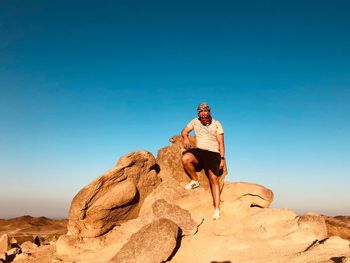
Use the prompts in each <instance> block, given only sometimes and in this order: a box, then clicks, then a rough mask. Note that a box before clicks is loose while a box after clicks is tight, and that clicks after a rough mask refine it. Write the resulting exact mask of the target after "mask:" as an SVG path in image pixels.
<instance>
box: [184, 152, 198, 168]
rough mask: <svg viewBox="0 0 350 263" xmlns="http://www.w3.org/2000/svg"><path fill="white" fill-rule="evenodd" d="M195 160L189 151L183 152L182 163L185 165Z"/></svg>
mask: <svg viewBox="0 0 350 263" xmlns="http://www.w3.org/2000/svg"><path fill="white" fill-rule="evenodd" d="M194 161H195V158H194V156H193V155H192V154H191V153H185V154H184V155H182V164H184V165H186V164H189V163H193V162H194Z"/></svg>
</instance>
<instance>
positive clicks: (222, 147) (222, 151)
mask: <svg viewBox="0 0 350 263" xmlns="http://www.w3.org/2000/svg"><path fill="white" fill-rule="evenodd" d="M216 138H217V140H218V143H219V152H220V156H221V162H220V167H219V168H220V170H222V169H223V168H224V166H225V141H224V134H223V133H221V134H218V135H216Z"/></svg>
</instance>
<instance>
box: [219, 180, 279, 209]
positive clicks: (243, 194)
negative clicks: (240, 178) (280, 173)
mask: <svg viewBox="0 0 350 263" xmlns="http://www.w3.org/2000/svg"><path fill="white" fill-rule="evenodd" d="M238 199H239V200H241V201H242V202H244V203H246V204H247V206H258V207H262V208H267V207H269V206H270V204H271V203H272V201H273V192H272V191H271V190H270V189H268V188H266V187H264V186H261V185H259V184H254V183H247V182H237V183H230V182H228V183H225V187H224V189H223V191H222V194H221V200H222V201H223V202H225V201H227V200H228V201H233V200H238Z"/></svg>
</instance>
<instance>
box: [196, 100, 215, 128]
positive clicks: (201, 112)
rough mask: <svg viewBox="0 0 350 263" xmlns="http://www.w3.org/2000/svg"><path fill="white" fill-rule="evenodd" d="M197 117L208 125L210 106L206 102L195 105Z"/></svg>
mask: <svg viewBox="0 0 350 263" xmlns="http://www.w3.org/2000/svg"><path fill="white" fill-rule="evenodd" d="M197 114H198V119H199V120H200V121H201V123H202V124H203V125H209V124H210V123H211V121H212V118H211V115H210V107H209V105H208V104H207V103H206V102H201V103H200V104H199V105H198V107H197Z"/></svg>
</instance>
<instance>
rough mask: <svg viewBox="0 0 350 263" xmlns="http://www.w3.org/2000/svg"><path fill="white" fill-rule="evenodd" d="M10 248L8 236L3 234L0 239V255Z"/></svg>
mask: <svg viewBox="0 0 350 263" xmlns="http://www.w3.org/2000/svg"><path fill="white" fill-rule="evenodd" d="M10 248H11V244H10V242H9V236H8V235H7V234H3V235H2V236H1V237H0V253H5V252H7V251H8V250H9V249H10Z"/></svg>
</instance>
